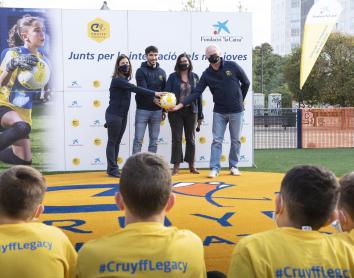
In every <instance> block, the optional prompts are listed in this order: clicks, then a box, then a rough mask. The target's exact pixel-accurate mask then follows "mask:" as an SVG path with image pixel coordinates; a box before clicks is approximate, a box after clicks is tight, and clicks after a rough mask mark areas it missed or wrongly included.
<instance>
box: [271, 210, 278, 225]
mask: <svg viewBox="0 0 354 278" xmlns="http://www.w3.org/2000/svg"><path fill="white" fill-rule="evenodd" d="M272 220H273V221H274V223H275V226H276V227H277V228H278V227H279V226H278V223H277V214H276V213H275V211H273V213H272Z"/></svg>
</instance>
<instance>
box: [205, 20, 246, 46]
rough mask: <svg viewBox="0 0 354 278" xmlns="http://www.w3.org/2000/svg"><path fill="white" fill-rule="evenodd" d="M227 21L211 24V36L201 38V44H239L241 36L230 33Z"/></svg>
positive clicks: (241, 39)
mask: <svg viewBox="0 0 354 278" xmlns="http://www.w3.org/2000/svg"><path fill="white" fill-rule="evenodd" d="M228 23H229V20H228V19H227V20H224V21H220V20H218V21H216V23H214V24H212V27H213V31H212V35H209V36H201V37H200V41H201V42H230V43H240V42H242V41H243V37H242V36H236V35H234V34H232V33H231V31H230V28H229V26H228V25H227V24H228Z"/></svg>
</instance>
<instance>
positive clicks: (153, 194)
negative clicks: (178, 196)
mask: <svg viewBox="0 0 354 278" xmlns="http://www.w3.org/2000/svg"><path fill="white" fill-rule="evenodd" d="M115 201H116V203H117V204H118V207H119V208H120V209H121V210H123V209H124V211H125V223H126V227H125V228H124V229H122V230H120V231H118V232H116V233H114V234H112V235H109V236H105V237H103V238H101V239H97V240H93V241H90V242H88V243H86V244H85V245H84V246H83V247H82V248H81V250H80V252H79V256H78V263H77V267H76V277H78V278H94V277H111V278H113V277H120V278H122V277H123V278H124V277H132V276H133V277H136V278H156V277H158V278H164V277H169V278H174V277H176V278H177V277H185V278H202V277H206V271H205V263H204V251H203V244H202V241H201V240H200V238H199V237H198V236H197V235H195V234H194V233H192V232H191V231H188V230H178V229H177V228H175V227H165V226H164V225H163V222H164V218H165V214H166V212H167V211H169V210H170V209H171V208H172V206H173V204H174V201H175V196H174V194H173V193H171V174H170V169H169V167H168V165H167V163H166V162H165V161H164V160H163V159H162V158H160V157H159V156H157V155H155V154H152V153H138V154H136V155H133V156H131V157H130V158H129V159H128V160H127V161H126V163H125V165H124V167H123V170H122V174H121V179H120V184H119V192H118V193H117V194H116V197H115Z"/></svg>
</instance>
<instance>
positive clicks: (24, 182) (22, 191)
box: [0, 165, 47, 220]
mask: <svg viewBox="0 0 354 278" xmlns="http://www.w3.org/2000/svg"><path fill="white" fill-rule="evenodd" d="M46 189H47V184H46V181H45V179H44V177H43V176H42V174H41V173H40V172H38V171H37V170H36V169H34V168H31V167H29V166H21V165H18V166H14V167H11V168H10V169H8V170H5V171H3V172H2V173H1V174H0V214H1V215H4V216H6V217H10V218H14V219H22V220H26V219H28V218H29V217H31V216H32V214H33V212H34V210H35V209H36V207H37V206H38V205H39V204H40V203H41V202H42V200H43V197H44V193H45V191H46Z"/></svg>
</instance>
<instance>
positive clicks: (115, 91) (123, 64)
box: [105, 55, 163, 178]
mask: <svg viewBox="0 0 354 278" xmlns="http://www.w3.org/2000/svg"><path fill="white" fill-rule="evenodd" d="M131 74H132V67H131V63H130V60H129V58H128V57H127V56H125V55H120V56H119V57H118V58H117V61H116V65H115V67H114V73H113V76H112V82H111V86H110V88H109V106H108V107H107V110H106V115H105V117H106V126H107V131H108V140H107V148H106V157H107V174H108V175H109V176H112V177H117V178H119V177H120V173H119V168H118V164H117V158H118V152H119V144H120V142H121V140H122V137H123V134H124V131H125V128H126V126H127V119H128V111H129V106H130V98H131V92H134V93H138V94H155V96H157V97H160V96H161V95H163V93H162V92H154V91H151V90H148V89H145V88H142V87H137V86H135V85H134V84H131V83H129V80H130V78H131Z"/></svg>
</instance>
